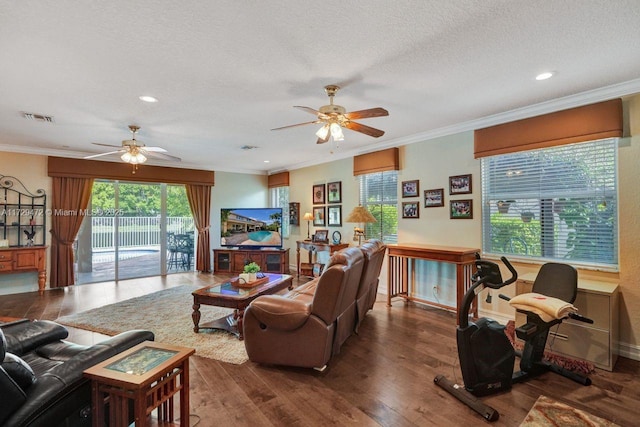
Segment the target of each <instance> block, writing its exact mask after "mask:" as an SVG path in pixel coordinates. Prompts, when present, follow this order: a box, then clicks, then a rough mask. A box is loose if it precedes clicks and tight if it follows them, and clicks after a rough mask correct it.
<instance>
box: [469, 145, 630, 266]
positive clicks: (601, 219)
mask: <svg viewBox="0 0 640 427" xmlns="http://www.w3.org/2000/svg"><path fill="white" fill-rule="evenodd" d="M617 141H618V140H617V139H615V138H614V139H605V140H599V141H592V142H585V143H578V144H570V145H563V146H557V147H552V148H545V149H539V150H530V151H521V152H517V153H511V154H504V155H498V156H491V157H484V158H482V160H481V168H482V202H483V210H482V225H483V251H484V252H485V253H487V254H495V255H507V256H512V257H522V258H531V259H537V260H557V261H561V262H569V263H571V264H579V265H585V266H592V267H596V268H597V267H601V268H605V269H613V270H617V268H618V213H617V210H618V194H617V193H618V190H617V164H618V159H617Z"/></svg>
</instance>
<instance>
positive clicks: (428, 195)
mask: <svg viewBox="0 0 640 427" xmlns="http://www.w3.org/2000/svg"><path fill="white" fill-rule="evenodd" d="M439 206H444V188H436V189H433V190H424V207H425V208H435V207H439Z"/></svg>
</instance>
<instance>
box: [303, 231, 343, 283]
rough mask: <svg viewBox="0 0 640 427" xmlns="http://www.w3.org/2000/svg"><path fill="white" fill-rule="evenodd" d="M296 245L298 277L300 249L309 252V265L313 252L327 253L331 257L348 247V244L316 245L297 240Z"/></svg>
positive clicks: (315, 243)
mask: <svg viewBox="0 0 640 427" xmlns="http://www.w3.org/2000/svg"><path fill="white" fill-rule="evenodd" d="M296 243H297V245H298V247H297V249H296V266H297V267H296V268H297V273H298V277H300V249H305V250H307V251H308V252H309V263H310V264H311V263H312V262H313V261H312V257H313V253H314V252H315V253H318V252H329V256H331V254H333V253H334V252H336V251H339V250H342V249H344V248H348V247H349V244H348V243H339V244H337V245H333V244H331V243H318V242H313V241H311V240H298V241H297V242H296Z"/></svg>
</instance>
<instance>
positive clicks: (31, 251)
mask: <svg viewBox="0 0 640 427" xmlns="http://www.w3.org/2000/svg"><path fill="white" fill-rule="evenodd" d="M46 250H47V247H46V246H23V247H10V248H1V249H0V274H5V273H24V272H25V271H37V272H38V291H40V292H42V291H44V287H45V284H46V282H47V267H46V262H45V261H46V259H47V256H46Z"/></svg>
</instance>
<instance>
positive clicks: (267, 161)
mask: <svg viewBox="0 0 640 427" xmlns="http://www.w3.org/2000/svg"><path fill="white" fill-rule="evenodd" d="M270 161H271V160H263V162H265V163H269V162H270Z"/></svg>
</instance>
